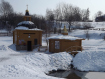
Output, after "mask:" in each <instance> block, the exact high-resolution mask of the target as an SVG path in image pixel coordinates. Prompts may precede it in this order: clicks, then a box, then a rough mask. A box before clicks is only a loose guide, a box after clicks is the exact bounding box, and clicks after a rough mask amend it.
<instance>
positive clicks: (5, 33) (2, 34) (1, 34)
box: [0, 32, 13, 36]
mask: <svg viewBox="0 0 105 79" xmlns="http://www.w3.org/2000/svg"><path fill="white" fill-rule="evenodd" d="M12 35H13V34H12V33H8V32H0V36H12Z"/></svg>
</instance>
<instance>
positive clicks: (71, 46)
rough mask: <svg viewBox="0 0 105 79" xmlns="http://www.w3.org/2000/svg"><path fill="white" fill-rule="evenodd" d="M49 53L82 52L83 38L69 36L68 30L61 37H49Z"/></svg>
mask: <svg viewBox="0 0 105 79" xmlns="http://www.w3.org/2000/svg"><path fill="white" fill-rule="evenodd" d="M48 40H49V52H54V53H55V52H64V51H67V52H72V51H82V40H84V39H83V38H78V37H73V36H69V35H68V33H67V30H66V28H65V27H64V32H63V33H62V34H61V35H57V36H53V37H49V38H48Z"/></svg>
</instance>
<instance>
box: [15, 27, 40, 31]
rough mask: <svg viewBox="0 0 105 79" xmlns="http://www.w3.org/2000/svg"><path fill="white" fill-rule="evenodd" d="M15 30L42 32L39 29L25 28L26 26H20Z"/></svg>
mask: <svg viewBox="0 0 105 79" xmlns="http://www.w3.org/2000/svg"><path fill="white" fill-rule="evenodd" d="M15 29H17V30H38V31H42V30H41V29H38V28H33V29H29V28H28V27H24V26H18V27H16V28H15Z"/></svg>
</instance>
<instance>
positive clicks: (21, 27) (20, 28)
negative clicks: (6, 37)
mask: <svg viewBox="0 0 105 79" xmlns="http://www.w3.org/2000/svg"><path fill="white" fill-rule="evenodd" d="M15 29H18V30H28V29H29V28H28V27H24V26H19V27H16V28H15Z"/></svg>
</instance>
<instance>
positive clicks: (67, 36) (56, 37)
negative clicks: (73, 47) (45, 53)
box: [47, 34, 84, 40]
mask: <svg viewBox="0 0 105 79" xmlns="http://www.w3.org/2000/svg"><path fill="white" fill-rule="evenodd" d="M47 39H48V40H49V39H65V40H84V39H83V38H79V37H74V36H69V35H62V34H61V35H57V36H52V37H48V38H47Z"/></svg>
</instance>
